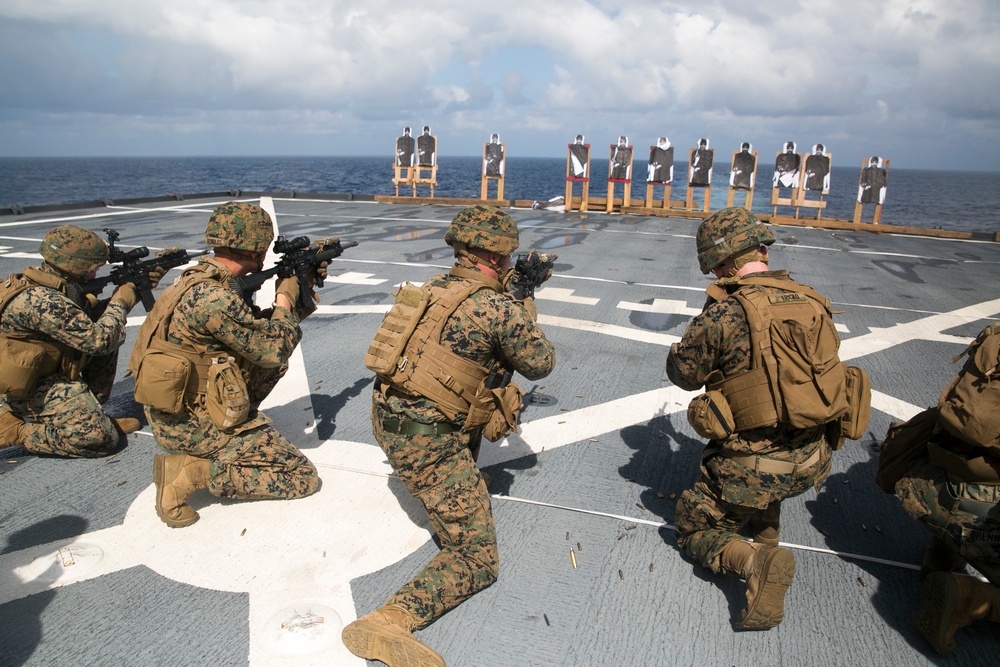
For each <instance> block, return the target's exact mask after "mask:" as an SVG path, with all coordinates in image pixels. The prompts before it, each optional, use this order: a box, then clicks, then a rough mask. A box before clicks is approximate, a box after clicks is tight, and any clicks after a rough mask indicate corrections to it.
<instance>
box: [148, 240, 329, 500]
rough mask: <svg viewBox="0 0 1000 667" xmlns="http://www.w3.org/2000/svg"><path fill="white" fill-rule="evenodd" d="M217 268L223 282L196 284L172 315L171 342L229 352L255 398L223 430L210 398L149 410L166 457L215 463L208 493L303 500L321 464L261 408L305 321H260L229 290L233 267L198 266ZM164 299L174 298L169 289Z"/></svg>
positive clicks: (290, 317) (281, 311)
mask: <svg viewBox="0 0 1000 667" xmlns="http://www.w3.org/2000/svg"><path fill="white" fill-rule="evenodd" d="M209 267H215V268H216V269H218V270H219V271H221V272H222V275H221V276H220V279H219V280H212V281H206V282H201V283H198V284H196V285H194V286H193V287H192V288H191V289H189V290H188V291H187V293H185V294H184V296H183V297H181V299H180V301H179V303H178V305H177V307H176V309H175V310H174V311H173V314H172V316H171V317H170V322H169V326H168V329H167V339H168V341H170V342H172V343H175V344H180V343H182V342H185V343H189V344H192V345H194V346H196V347H199V348H201V347H202V346H204V348H206V349H207V350H208V351H218V350H224V351H226V352H228V353H229V354H230V355H231V356H233V357H234V358H236V359H237V360H238V361H239V362H240V367H241V368H242V369H243V371H244V377H245V379H246V381H247V388H248V391H249V393H250V407H251V410H250V415H249V417H248V418H247V420H246V422H244V423H242V424H240V425H239V426H236V427H234V428H232V429H228V430H222V429H219V428H218V427H216V426H215V424H213V423H212V420H211V419H210V418H209V415H208V411H207V409H206V408H205V405H204V396H203V395H202V396H201V397H200V398H199V399H198V400H197V401H194V402H191V401H188V400H186V401H185V408H186V409H185V410H183V411H182V412H181V413H180V414H176V415H174V414H170V413H167V412H162V411H160V410H156V409H154V408H152V407H150V406H145V412H146V417H147V419H148V420H149V425H150V428H151V429H152V431H153V435H154V436H155V437H156V442H157V444H158V445H159V446H160V448H161V449H163V450H164V451H166V452H169V453H181V454H187V455H189V456H195V457H199V458H203V459H208V460H209V461H210V464H209V479H208V489H209V491H210V492H211V493H212V494H213V495H216V496H219V497H222V498H240V499H249V498H299V497H302V496H307V495H309V494H311V493H312V492H313V491H315V490H316V488H317V486H318V484H319V477H318V474H317V472H316V468H315V466H313V464H312V463H311V462H310V461H309V460H308V459H307V458H306V457H305V456H304V455H303V454H302V453H301V452H300V451H299V450H298V449H297V448H296V447H295V446H294V445H292V444H291V443H290V442H289V441H288V440H286V439H285V438H284V437H283V436H282V435H281V434H280V433H278V432H277V431H276V430H275V429H274V428H272V427H271V425H270V420H269V419H268V418H267V416H266V415H264V414H263V413H261V412H258V411H257V408H258V406H259V405H260V403H261V401H263V400H264V398H265V397H266V396H267V395H268V394H269V393H270V392H271V390H272V389H273V388H274V385H275V384H276V383H277V382H278V380H279V379H280V378H281V377H282V376H283V375H284V373H285V372H286V371H287V370H288V359H289V357H291V355H292V352H293V350H294V349H295V346H296V345H298V343H299V340H300V339H301V338H302V330H301V329H300V328H299V320H298V317H297V316H296V315H295V313H293V312H291V311H289V310H288V309H285V308H280V307H278V308H275V309H274V312H273V314H272V315H271V317H270V318H269V319H268V318H263V317H255V316H254V314H253V312H252V311H251V309H250V307H249V306H248V305H247V303H246V302H245V301H244V300H243V298H242V297H241V296H240V295H239V294H238V293H237V292H236V291H234V290H232V289H230V288H229V287H228V285H227V282H228V278H229V277H230V275H231V274H229V272H228V270H226V268H225V267H224V266H223V265H222V264H220V263H219V262H218V260H216V259H203V260H202V261H201V262H199V264H198V266H197V267H196V269H201V270H204V269H207V268H209ZM175 288H176V286H171V287H169V288H168V290H167V291H165V292H164V294H163V296H162V297H161V299H168V298H169V297H170V294H169V290H173V289H175Z"/></svg>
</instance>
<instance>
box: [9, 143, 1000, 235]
mask: <svg viewBox="0 0 1000 667" xmlns="http://www.w3.org/2000/svg"><path fill="white" fill-rule="evenodd" d="M438 162H439V164H438V186H437V188H436V189H435V194H436V196H439V197H478V196H479V191H480V178H481V173H482V160H481V158H479V157H440V158H439V160H438ZM771 162H772V161H771V160H769V159H768V158H767V157H765V156H763V155H762V156H761V157H760V159H759V165H758V169H757V184H758V187H757V189H756V191H755V193H754V201H753V210H754V211H758V212H761V213H771V212H772V211H773V209H772V207H771V206H770V204H769V203H768V202H769V200H770V196H771V176H772V169H773V164H770V163H771ZM718 166H722V165H717V168H716V169H715V173H714V174H713V183H712V201H711V208H712V210H717V209H719V208H723V207H724V206H725V205H726V196H727V193H728V187H729V169H728V164H727V165H725V166H723V168H718ZM890 167H891V165H890ZM591 173H592V174H593V175H594V177H593V178H592V179H591V183H590V195H591V196H593V197H605V196H606V195H607V181H606V174H607V173H608V171H607V162H606V161H601V160H593V161H592V163H591ZM645 173H646V163H645V161H643V160H638V159H637V160H636V161H635V164H634V166H633V174H634V175H636V176H637V178H636V179H635V180H634V181H633V184H632V198H633V199H642V198H644V197H645V193H646V183H645V180H644V176H645ZM685 173H686V163H678V164H677V165H676V166H675V168H674V174H675V178H676V181H675V183H674V185H673V187H672V191H671V199H672V200H674V201H678V200H683V199H684V197H685V191H686V185H685V182H684V174H685ZM859 173H860V164H858V165H855V166H849V167H844V166H839V167H838V166H834V167H833V168H832V170H831V174H830V194H829V195H828V196H827V197H826V201H827V207H826V209H825V210H824V211H823V213H822V215H823V217H825V218H839V219H842V220H851V219H853V217H854V203H855V198H856V196H857V184H858V177H859ZM565 174H566V159H565V157H561V158H523V157H522V158H518V157H508V158H507V161H506V169H505V184H504V197H505V198H506V199H510V200H547V199H549V198H551V197H555V196H558V195H561V194H564V192H565V178H564V177H565ZM391 179H392V159H391V156H387V157H190V158H184V157H161V158H149V157H142V158H124V157H121V158H107V157H100V158H82V157H81V158H0V207H4V208H6V207H9V206H11V205H19V206H22V207H30V206H39V205H46V204H68V203H79V202H96V201H100V200H103V199H111V200H122V199H133V198H142V197H157V196H163V195H167V194H171V195H176V194H181V195H193V194H198V193H205V192H225V191H230V190H242V191H244V192H275V191H278V190H284V191H285V192H290V191H294V192H295V193H296V194H297V195H298V196H305V195H307V194H310V193H313V194H355V195H391V194H394V191H395V190H394V187H393V185H392V180H391ZM491 187H492V188H495V186H491ZM490 192H495V190H494V189H491V190H490ZM786 192H787V191H786ZM405 193H406V192H405V190H404V189H401V190H400V194H405ZM426 193H427V189H426V188H421V190H420V194H426ZM575 193H576V194H577V195H579V193H580V186H579V185H577V186H576V190H575ZM621 193H622V186H621V185H619V186H617V188H616V196H618V197H621ZM661 196H662V194H661V189H660V188H657V193H656V197H657V198H660V197H661ZM701 200H702V193H701V192H700V191H699V192H697V193H696V195H695V201H696V202H700V201H701ZM742 201H743V196H742V193H738V194H737V198H736V203H737V204H741V203H742ZM873 209H874V207H873V206H872V205H867V206H865V210H864V214H863V218H862V219H863V220H866V221H870V220H871V214H872V211H873ZM778 212H779V213H784V214H789V213H791V209H789V208H787V207H783V208H781V209H779V211H778ZM812 214H813V210H812V209H809V210H807V209H803V210H802V215H803V216H811V215H812ZM882 222H883V223H886V224H893V225H905V226H914V227H928V228H941V229H954V230H961V231H972V232H1000V173H997V172H969V171H933V170H922V169H900V168H895V167H891V168H890V170H889V174H888V184H887V188H886V198H885V204H884V205H883V207H882Z"/></svg>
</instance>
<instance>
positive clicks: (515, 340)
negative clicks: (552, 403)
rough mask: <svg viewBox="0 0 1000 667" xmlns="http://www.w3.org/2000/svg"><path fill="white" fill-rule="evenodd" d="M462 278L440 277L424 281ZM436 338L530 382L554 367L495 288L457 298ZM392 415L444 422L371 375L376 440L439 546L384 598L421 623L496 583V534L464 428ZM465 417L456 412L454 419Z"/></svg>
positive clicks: (539, 340) (542, 341)
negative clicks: (443, 428) (422, 428)
mask: <svg viewBox="0 0 1000 667" xmlns="http://www.w3.org/2000/svg"><path fill="white" fill-rule="evenodd" d="M484 278H486V276H485V275H484ZM460 280H462V279H461V278H457V277H453V276H448V275H438V276H435V277H434V278H432V279H431V281H429V283H426V284H425V286H430V285H433V284H438V285H443V284H446V283H449V282H452V281H460ZM441 342H442V343H446V344H447V345H448V346H449V347H450V348H451V349H452V350H453V351H454V352H456V353H457V354H459V355H461V356H462V357H465V358H467V359H471V360H473V361H476V362H478V363H480V364H482V365H485V366H490V365H493V364H495V363H496V362H498V361H499V362H502V363H503V364H504V365H505V366H506V367H508V368H512V369H513V370H515V371H517V372H518V373H520V374H521V375H524V376H525V377H527V378H528V379H529V380H537V379H540V378H543V377H545V376H546V375H548V374H549V373H550V372H551V371H552V369H553V367H554V365H555V349H554V348H553V346H552V343H550V342H549V341H548V340H547V339H546V338H545V336H544V334H543V333H542V331H541V330H540V329H539V328H538V327H537V326H535V323H534V320H533V319H532V317H531V316H530V315H529V314H528V312H527V311H526V309H525V307H524V305H523V304H522V303H521V302H518V301H515V300H514V299H513V298H512V297H511V296H509V295H507V294H501V293H498V292H494V291H492V290H480V291H478V292H476V293H474V294H473V295H472V296H470V297H469V298H468V299H466V300H465V301H464V302H462V304H461V305H460V306H459V307H458V310H457V311H456V312H455V313H454V315H452V317H451V318H449V320H448V321H447V323H446V324H445V328H444V330H443V332H442V336H441ZM396 418H400V419H405V420H410V421H416V422H420V423H424V424H433V423H437V422H441V423H448V421H447V418H446V417H445V416H444V415H443V414H441V412H439V411H438V410H437V408H435V407H434V405H433V404H432V403H430V401H428V400H426V399H424V398H421V397H419V396H408V395H406V394H404V393H403V392H400V391H398V390H396V389H393V388H392V387H388V388H386V387H384V386H383V385H382V383H380V382H379V381H377V380H376V386H375V391H374V395H373V420H372V421H373V425H374V426H373V431H374V434H375V438H376V440H378V443H379V445H380V446H381V447H382V449H383V450H384V451H385V453H386V456H387V457H388V459H389V463H390V464H391V465H392V467H393V469H394V470H395V471H396V473H397V474H398V475H399V478H400V480H401V481H402V482H403V484H404V485H405V486H406V489H407V490H408V491H409V492H410V493H411V494H412V495H413V496H414V497H416V498H418V499H420V501H421V502H422V503H423V505H424V507H425V509H426V510H427V514H428V516H429V517H430V519H431V523H432V525H433V526H434V531H435V533H436V534H437V536H438V539H439V540H440V544H441V552H440V553H439V554H438V555H437V556H436V557H435V558H434V559H433V560H432V561H431V562H430V563H428V564H427V566H426V567H425V568H424V569H423V570H422V571H421V572H420V573H419V574H417V576H416V577H414V578H413V579H412V580H411V581H410V582H409V583H408V584H406V585H405V586H403V587H402V588H401V589H400V590H399V591H398V592H397V593H396V594H395V595H393V596H392V598H391V599H390V600H389V602H388V604H397V605H400V606H402V607H403V608H405V609H407V610H409V611H411V612H412V613H413V614H414V615H415V616H416V617H417V618H418V619H419V620H420V622H421V625H420V626H419V627H424V626H426V625H428V624H430V623H431V622H432V621H434V619H436V618H438V617H439V616H441V615H442V614H444V613H445V612H446V611H448V610H449V609H451V608H453V607H455V606H457V605H458V604H460V603H461V602H462V601H463V600H465V599H467V598H468V597H469V596H471V595H473V594H475V593H476V592H478V591H480V590H482V589H484V588H486V587H487V586H489V585H490V584H492V583H493V582H494V581H496V578H497V574H498V572H499V564H498V561H497V538H496V531H495V530H494V527H493V514H492V511H491V508H490V498H489V492H488V491H487V489H486V484H485V483H484V482H483V478H482V475H481V474H480V472H479V469H478V468H477V467H476V464H475V461H474V459H473V456H472V453H471V452H470V449H469V447H470V442H469V434H468V433H463V432H461V431H460V430H458V431H453V432H451V433H446V434H441V435H432V434H431V435H400V434H396V433H387V432H385V430H384V429H383V428H382V426H381V422H382V420H383V419H396ZM462 423H464V419H462V418H461V417H460V418H459V419H458V420H456V423H455V425H456V426H461V424H462Z"/></svg>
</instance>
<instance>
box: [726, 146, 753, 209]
mask: <svg viewBox="0 0 1000 667" xmlns="http://www.w3.org/2000/svg"><path fill="white" fill-rule="evenodd" d="M739 153H740V151H738V150H735V151H733V161H732V163H731V164H732V165H733V166H731V167H730V168H729V171H730V173H732V171H733V168H734V167H735V166H736V156H737V155H738V154H739ZM750 154H751V155H753V173H752V174H751V175H750V183H751V186H750V187H749V188H736V187H733V186H732V185H730V186H729V194H728V195H726V208H729V207H730V206H732V205H733V202H734V201H735V200H736V193H737V192H743V193H745V194H746V196H745V198H744V200H743V208H745V209H746V210H748V211H750V210H753V209H752V207H753V191H754V188H755V187H756V186H757V151H752V152H751V153H750Z"/></svg>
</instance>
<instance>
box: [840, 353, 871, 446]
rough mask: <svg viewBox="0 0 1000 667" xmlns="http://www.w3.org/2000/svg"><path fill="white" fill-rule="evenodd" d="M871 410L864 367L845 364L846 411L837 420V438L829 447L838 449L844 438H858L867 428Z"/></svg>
mask: <svg viewBox="0 0 1000 667" xmlns="http://www.w3.org/2000/svg"><path fill="white" fill-rule="evenodd" d="M871 410H872V387H871V382H870V381H869V379H868V373H867V372H865V369H863V368H858V367H857V366H847V412H845V413H844V414H843V416H841V418H840V421H839V426H840V428H839V432H838V436H839V437H838V438H836V440H835V441H832V442H830V447H831V449H840V447H841V445H842V444H843V443H844V440H845V439H847V440H860V439H861V437H862V436H863V435H864V434H865V431H866V430H867V429H868V418H869V417H870V416H871Z"/></svg>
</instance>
